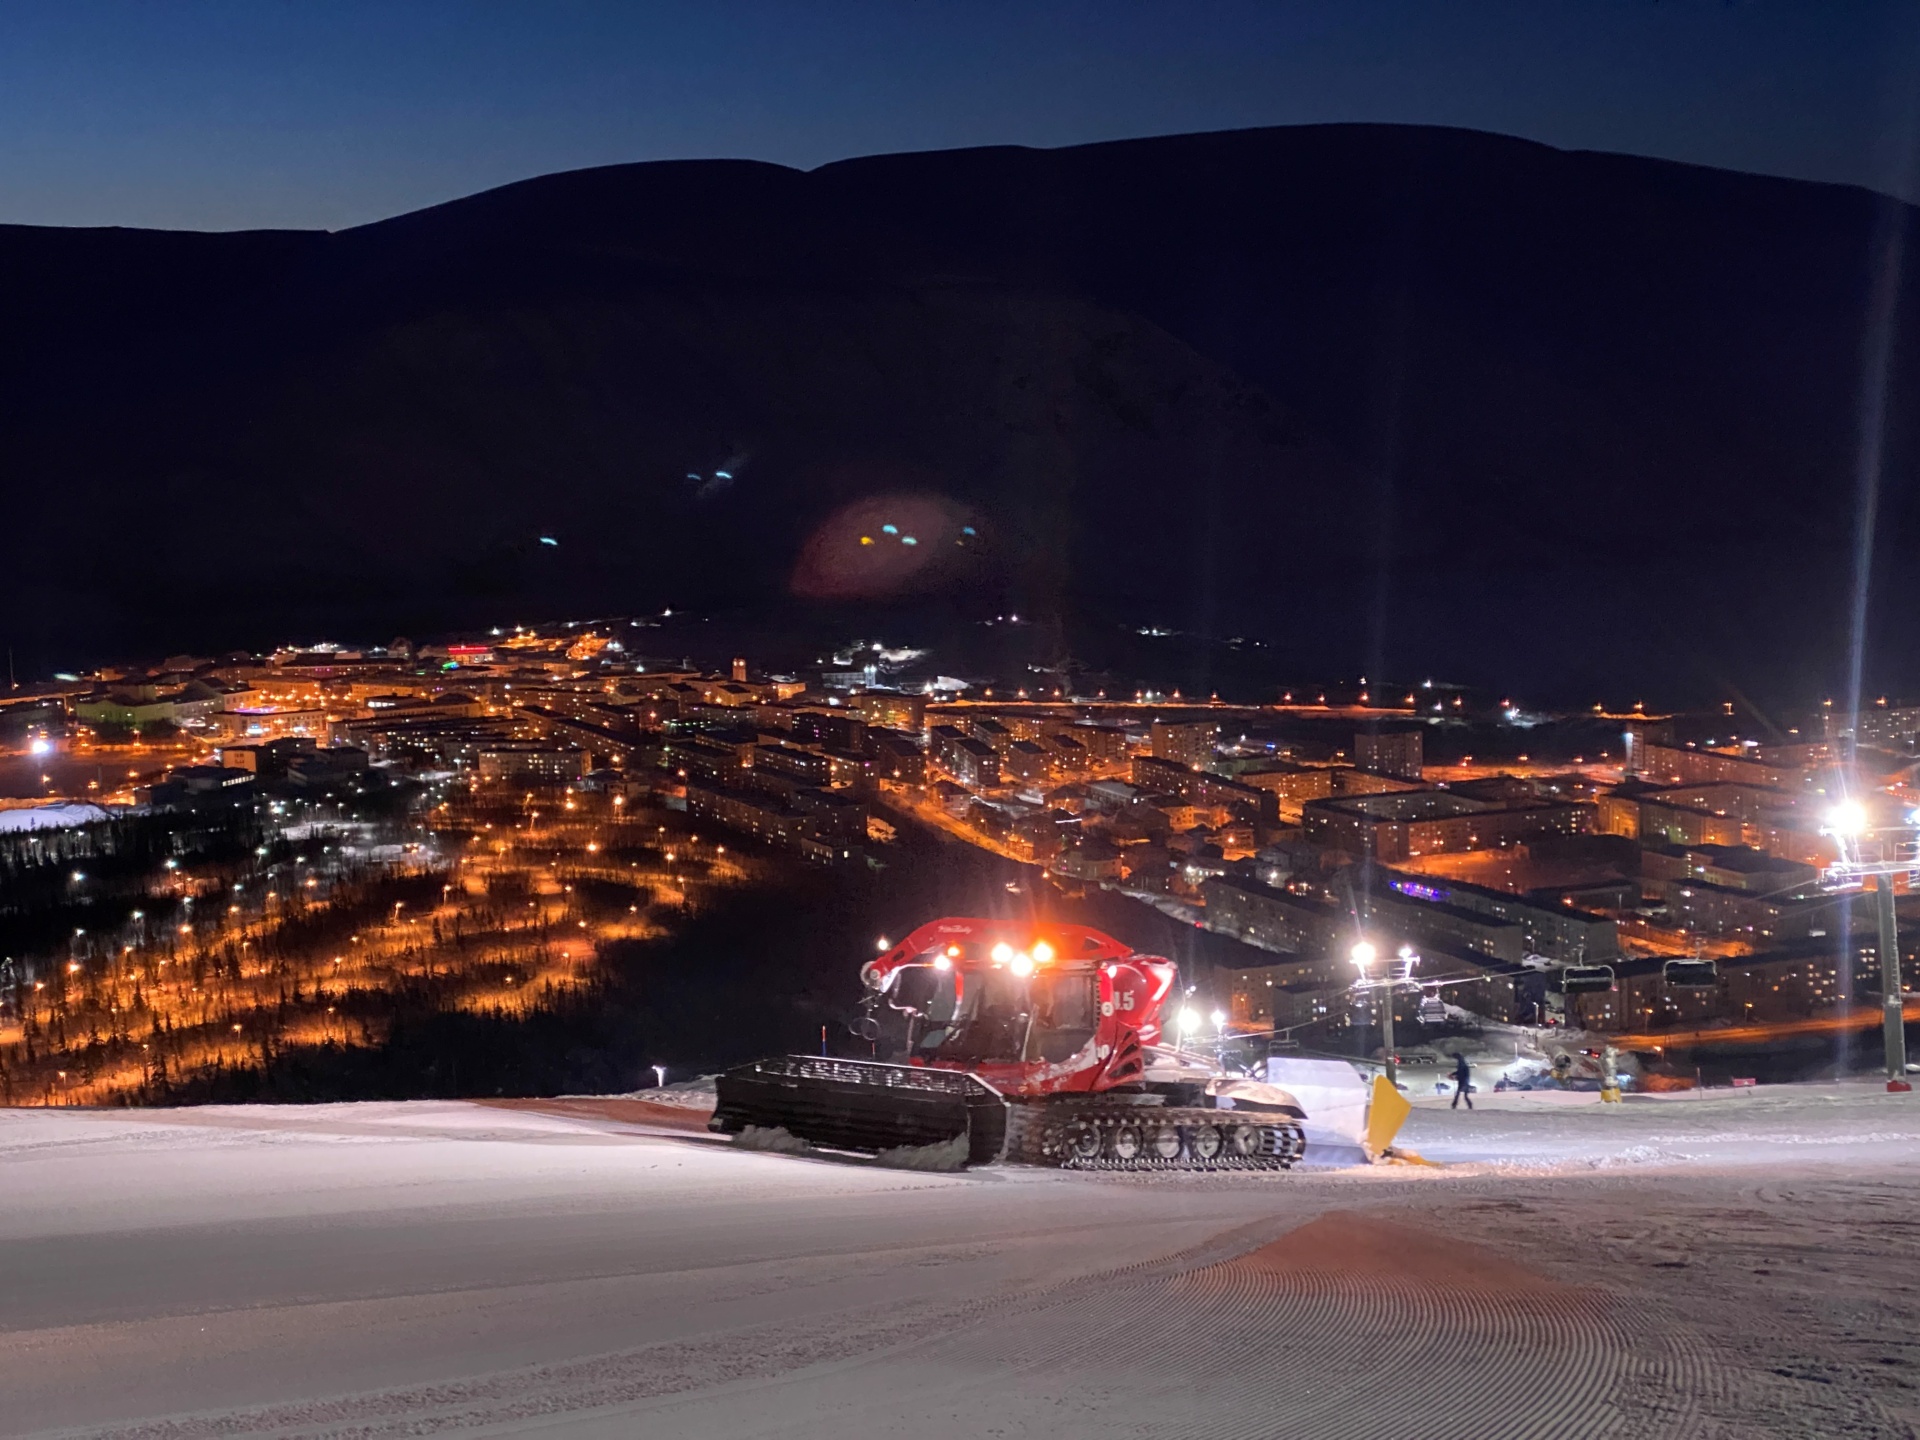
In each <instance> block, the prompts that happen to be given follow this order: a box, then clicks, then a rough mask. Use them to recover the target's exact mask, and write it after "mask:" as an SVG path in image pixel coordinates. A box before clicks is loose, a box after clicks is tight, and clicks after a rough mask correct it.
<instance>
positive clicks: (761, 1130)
mask: <svg viewBox="0 0 1920 1440" xmlns="http://www.w3.org/2000/svg"><path fill="white" fill-rule="evenodd" d="M733 1143H734V1144H735V1145H737V1146H739V1147H740V1148H741V1149H742V1150H762V1151H765V1152H766V1153H767V1154H769V1155H811V1154H812V1153H813V1146H811V1145H809V1144H808V1143H807V1142H806V1141H804V1140H802V1139H801V1138H800V1137H799V1136H798V1135H795V1134H794V1133H793V1132H792V1131H790V1130H788V1129H787V1127H786V1126H784V1125H749V1126H747V1128H746V1129H744V1130H742V1131H741V1132H740V1133H739V1134H738V1135H736V1136H734V1137H733Z"/></svg>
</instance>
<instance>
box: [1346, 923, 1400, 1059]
mask: <svg viewBox="0 0 1920 1440" xmlns="http://www.w3.org/2000/svg"><path fill="white" fill-rule="evenodd" d="M1349 953H1350V954H1351V955H1352V956H1353V963H1354V967H1355V968H1356V969H1358V970H1359V972H1360V983H1361V984H1363V985H1366V986H1368V988H1372V985H1371V982H1370V981H1369V980H1368V979H1367V967H1368V966H1370V965H1372V964H1373V962H1374V959H1375V957H1376V956H1378V955H1379V953H1380V952H1379V951H1377V950H1375V949H1374V948H1373V946H1372V945H1370V944H1369V943H1368V942H1366V941H1365V940H1362V941H1360V942H1359V943H1358V944H1357V945H1355V946H1354V947H1353V949H1352V950H1351V951H1350V952H1349ZM1408 953H1411V952H1408ZM1380 995H1381V999H1380V1049H1381V1053H1382V1055H1384V1056H1385V1058H1386V1071H1387V1083H1388V1084H1389V1085H1391V1086H1393V1087H1394V1089H1396V1090H1398V1089H1399V1088H1400V1067H1399V1066H1398V1065H1397V1064H1395V1063H1394V1059H1393V977H1392V975H1391V974H1389V975H1388V977H1387V979H1386V981H1385V983H1384V984H1383V985H1382V986H1381V987H1380Z"/></svg>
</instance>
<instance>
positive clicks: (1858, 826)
mask: <svg viewBox="0 0 1920 1440" xmlns="http://www.w3.org/2000/svg"><path fill="white" fill-rule="evenodd" d="M1827 828H1828V829H1829V830H1831V831H1832V832H1833V833H1834V834H1836V835H1845V836H1853V835H1858V834H1859V833H1860V832H1861V831H1862V830H1864V829H1866V828H1867V807H1866V806H1864V805H1862V804H1861V803H1860V802H1859V801H1858V800H1842V801H1841V802H1840V803H1839V804H1838V805H1836V806H1834V807H1833V809H1831V810H1829V811H1828V812H1827Z"/></svg>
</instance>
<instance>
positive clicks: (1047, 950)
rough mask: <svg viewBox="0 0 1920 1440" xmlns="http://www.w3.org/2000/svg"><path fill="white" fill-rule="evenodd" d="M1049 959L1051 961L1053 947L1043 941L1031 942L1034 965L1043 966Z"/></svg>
mask: <svg viewBox="0 0 1920 1440" xmlns="http://www.w3.org/2000/svg"><path fill="white" fill-rule="evenodd" d="M1051 959H1053V946H1051V945H1049V944H1047V942H1046V941H1044V940H1036V941H1034V942H1033V961H1034V964H1036V965H1045V964H1046V963H1047V962H1048V961H1049V960H1051Z"/></svg>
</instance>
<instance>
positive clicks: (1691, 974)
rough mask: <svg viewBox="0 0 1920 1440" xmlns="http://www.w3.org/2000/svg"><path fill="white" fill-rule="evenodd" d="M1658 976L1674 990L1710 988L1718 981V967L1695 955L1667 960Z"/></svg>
mask: <svg viewBox="0 0 1920 1440" xmlns="http://www.w3.org/2000/svg"><path fill="white" fill-rule="evenodd" d="M1660 978H1661V979H1662V980H1663V981H1665V982H1666V984H1667V986H1668V987H1669V988H1670V989H1674V990H1711V989H1712V988H1713V987H1714V986H1716V985H1718V984H1719V983H1720V969H1719V967H1718V966H1717V965H1715V964H1714V963H1713V961H1711V960H1705V959H1702V958H1701V957H1700V956H1698V955H1696V956H1694V957H1693V958H1692V959H1690V960H1669V961H1667V963H1666V964H1665V965H1663V966H1661V967H1660Z"/></svg>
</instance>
